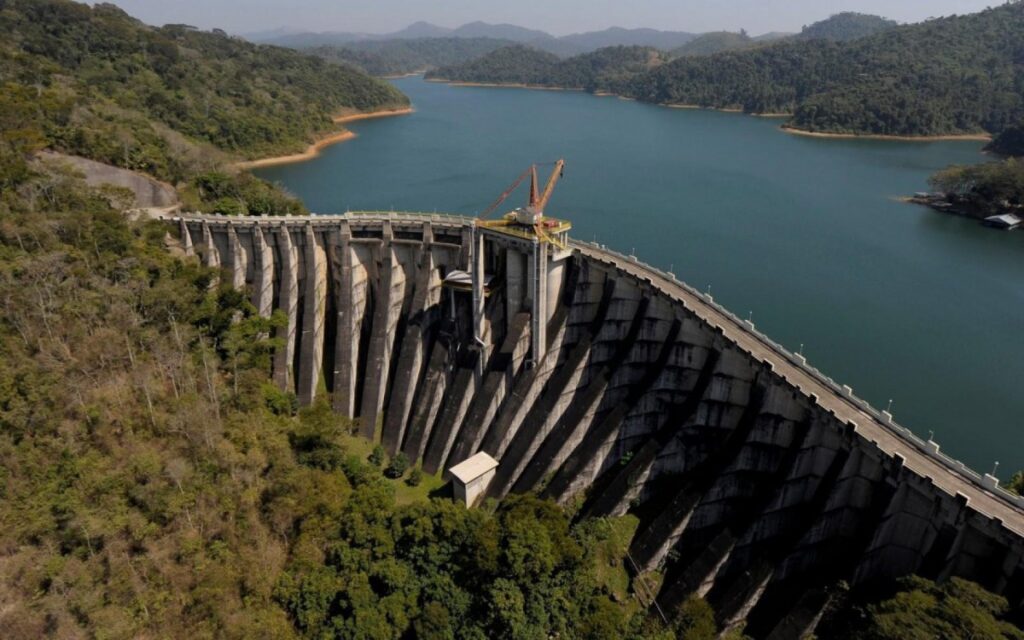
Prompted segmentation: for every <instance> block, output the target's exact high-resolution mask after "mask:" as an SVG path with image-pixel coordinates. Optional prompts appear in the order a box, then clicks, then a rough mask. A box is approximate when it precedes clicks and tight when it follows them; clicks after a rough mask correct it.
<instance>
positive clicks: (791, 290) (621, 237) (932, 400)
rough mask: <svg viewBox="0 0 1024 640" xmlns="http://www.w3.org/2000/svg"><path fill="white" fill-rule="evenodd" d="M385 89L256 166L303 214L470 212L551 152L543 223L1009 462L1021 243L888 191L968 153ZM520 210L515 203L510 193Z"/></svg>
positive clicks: (688, 116) (896, 409)
mask: <svg viewBox="0 0 1024 640" xmlns="http://www.w3.org/2000/svg"><path fill="white" fill-rule="evenodd" d="M395 84H396V85H397V86H398V87H399V88H401V89H402V90H403V91H404V92H405V93H406V94H407V95H409V96H410V97H411V98H412V100H413V103H414V105H415V107H416V113H415V114H413V115H411V116H404V117H400V118H388V119H382V120H371V121H366V122H362V123H355V124H354V125H353V126H352V129H353V130H354V131H356V132H357V133H358V134H359V137H358V138H356V139H355V140H352V141H350V142H346V143H344V144H340V145H336V146H333V147H330V148H328V149H326V150H325V151H324V152H323V154H322V155H321V156H320V157H319V158H317V159H315V160H312V161H310V162H306V163H303V164H295V165H287V166H280V167H273V168H267V169H263V170H260V171H259V172H258V173H259V175H261V176H263V177H265V178H268V179H270V180H274V181H279V182H281V183H283V184H284V185H285V186H286V187H287V188H289V189H290V190H291V191H292V192H294V193H296V194H297V195H299V196H300V197H302V198H303V200H305V202H306V204H307V205H308V206H309V208H310V209H311V210H313V211H315V212H318V213H339V212H343V211H345V210H347V209H352V210H360V209H384V210H387V209H395V210H410V211H428V212H430V211H435V210H436V211H441V212H451V213H461V214H468V215H473V214H475V213H476V212H478V211H481V210H483V209H486V208H487V207H488V205H490V203H491V202H493V201H494V199H495V198H496V197H497V196H498V195H499V194H500V193H501V192H502V191H504V189H505V188H506V187H507V186H508V185H509V184H510V183H511V182H512V181H513V180H514V179H515V178H516V177H517V176H518V175H519V174H520V173H522V171H523V170H524V169H525V168H526V167H527V166H528V165H529V164H530V163H532V162H544V161H551V160H555V159H557V158H559V157H564V158H565V159H566V162H567V168H566V172H565V178H564V180H563V181H562V182H561V183H560V184H559V186H558V188H557V189H556V190H555V195H554V197H553V199H552V202H551V204H550V205H549V206H548V210H549V212H550V213H551V214H552V215H557V216H560V217H566V218H569V219H570V220H572V222H573V224H574V230H573V232H572V233H573V235H574V236H575V237H577V238H579V239H582V240H594V239H597V240H598V241H600V242H602V243H604V244H607V245H609V246H611V247H613V248H616V249H618V250H620V251H623V252H625V253H629V252H630V251H631V250H634V249H635V251H636V253H637V255H638V257H640V259H642V260H644V261H646V262H648V263H651V264H653V265H656V266H660V267H662V268H665V269H669V268H671V269H672V270H673V271H674V272H675V273H676V274H677V275H678V276H679V278H680V279H682V280H685V281H687V282H688V283H690V284H691V285H693V286H694V287H696V288H698V289H701V290H706V289H707V288H708V287H709V286H710V287H711V292H712V294H713V295H714V297H715V299H716V300H717V301H718V302H721V303H723V304H724V305H725V306H726V307H728V308H729V309H731V310H732V311H733V312H735V313H736V314H737V315H739V316H740V317H743V318H746V317H747V316H748V314H749V313H751V312H752V313H753V321H754V322H755V324H756V325H757V327H758V328H759V329H760V330H762V331H764V332H765V333H767V334H768V335H769V336H771V337H772V338H773V339H775V340H776V341H778V342H780V343H781V344H783V345H785V346H787V347H789V348H790V349H792V350H794V351H796V350H798V349H799V348H800V346H801V345H803V352H804V354H805V355H806V356H807V357H808V359H809V361H810V362H811V363H812V364H814V365H815V366H817V367H818V368H820V369H821V370H822V371H823V372H825V373H826V374H827V375H829V376H831V377H832V378H834V379H835V380H836V381H838V382H840V383H842V384H849V385H850V386H852V387H853V389H854V391H855V392H856V393H857V394H858V395H860V396H861V397H863V398H865V399H866V400H868V401H870V402H871V403H872V404H874V405H875V406H876V407H878V408H880V409H885V408H886V406H887V405H888V403H889V400H890V399H892V400H893V405H892V411H893V413H894V414H895V416H896V419H897V420H898V421H899V422H901V423H902V424H903V425H904V426H907V427H909V428H911V429H913V430H914V431H915V432H916V433H918V434H919V435H921V436H923V437H927V436H928V434H929V431H934V432H935V439H936V441H937V442H939V443H940V444H941V445H942V448H943V450H944V451H946V452H947V453H949V454H951V455H953V456H955V457H958V458H960V459H962V460H963V461H964V462H966V463H968V464H969V465H971V466H974V467H975V468H977V469H979V470H981V471H985V472H988V471H991V470H992V465H993V462H994V461H996V460H998V461H1000V462H1001V463H1002V466H1001V467H1000V473H999V475H1000V476H1001V477H1003V478H1007V477H1009V475H1010V474H1011V473H1012V471H1013V470H1016V469H1021V468H1024V392H1022V384H1024V339H1021V330H1022V329H1024V280H1022V274H1024V234H1012V233H1011V234H1007V233H1001V232H996V231H992V230H988V229H985V228H983V227H981V226H980V225H978V224H976V223H974V222H972V221H969V220H965V219H961V218H956V217H953V216H946V215H943V214H939V213H936V212H933V211H930V210H928V209H925V208H921V207H916V206H913V205H907V204H902V203H900V202H896V201H895V200H894V198H895V197H897V196H900V195H906V194H911V193H913V192H915V191H921V190H925V189H927V178H928V176H929V175H930V174H931V173H932V172H933V171H935V170H936V169H939V168H942V167H944V166H946V165H948V164H951V163H974V162H979V161H982V160H983V159H984V158H983V156H981V155H980V148H981V145H980V143H977V142H934V143H908V142H888V141H886V142H879V141H857V140H822V139H812V138H802V137H797V136H792V135H787V134H785V133H782V132H780V131H779V130H778V121H773V120H767V119H760V118H754V117H749V116H743V115H737V114H727V113H716V112H708V111H688V110H678V109H667V108H663V107H657V106H653V105H644V104H638V103H634V102H627V101H624V100H619V99H616V98H598V97H594V96H590V95H586V94H581V93H575V92H556V91H530V90H523V89H494V88H477V87H450V86H447V85H443V84H435V83H427V82H424V81H423V80H422V79H420V78H405V79H401V80H397V81H395ZM514 198H515V200H514V201H515V202H517V203H518V201H519V200H525V198H526V195H525V190H523V192H522V193H521V194H520V195H518V196H514Z"/></svg>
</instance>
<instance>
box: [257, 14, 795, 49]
mask: <svg viewBox="0 0 1024 640" xmlns="http://www.w3.org/2000/svg"><path fill="white" fill-rule="evenodd" d="M700 35H701V34H699V33H691V32H688V31H663V30H659V29H648V28H639V29H626V28H623V27H609V28H608V29H603V30H600V31H587V32H581V33H573V34H569V35H566V36H553V35H551V34H549V33H547V32H545V31H540V30H537V29H529V28H526V27H520V26H518V25H513V24H490V23H486V22H480V21H477V22H470V23H467V24H464V25H462V26H459V27H456V28H454V29H452V28H448V27H441V26H438V25H435V24H431V23H429V22H422V21H421V22H416V23H413V24H411V25H409V26H408V27H406V28H404V29H401V30H399V31H394V32H391V33H380V34H373V33H363V32H349V31H323V32H310V31H296V30H292V29H277V30H273V31H264V32H260V33H250V34H244V35H243V37H245V38H246V39H248V40H251V41H252V42H256V43H259V44H273V45H277V46H281V47H289V48H292V49H309V48H314V47H324V46H333V47H351V45H353V44H355V43H365V42H371V41H394V40H410V39H423V38H492V39H495V40H502V41H506V42H513V43H516V44H524V45H527V46H531V47H533V48H535V49H539V50H541V51H547V52H548V53H554V54H556V55H559V56H563V57H568V56H572V55H577V54H581V53H589V52H591V51H596V50H597V49H602V48H605V47H612V46H638V47H652V48H655V49H661V50H662V51H671V50H673V49H676V48H678V47H681V46H683V45H685V44H686V43H688V42H691V41H692V40H694V39H696V38H697V37H698V36H700ZM779 36H780V34H777V33H767V34H764V35H763V36H759V38H764V39H775V38H777V37H779Z"/></svg>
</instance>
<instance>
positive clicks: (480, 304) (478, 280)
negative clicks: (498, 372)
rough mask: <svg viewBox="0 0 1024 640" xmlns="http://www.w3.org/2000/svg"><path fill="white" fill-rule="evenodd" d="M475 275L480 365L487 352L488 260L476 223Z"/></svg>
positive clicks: (472, 256)
mask: <svg viewBox="0 0 1024 640" xmlns="http://www.w3.org/2000/svg"><path fill="white" fill-rule="evenodd" d="M470 260H471V261H472V268H471V271H472V276H473V340H474V341H475V343H476V344H475V345H474V347H475V348H478V349H480V350H481V351H482V352H483V354H482V355H483V358H479V359H478V362H480V366H481V367H482V366H483V364H484V360H485V358H486V357H487V353H486V351H485V350H486V344H487V343H486V342H485V341H484V340H485V335H486V327H485V326H484V323H485V319H484V315H485V314H484V302H485V300H486V293H485V284H486V282H485V281H486V279H487V273H486V272H485V271H484V269H485V268H486V262H485V260H484V234H483V232H482V231H481V230H480V228H479V227H477V226H476V225H475V224H474V225H473V245H472V250H471V251H470Z"/></svg>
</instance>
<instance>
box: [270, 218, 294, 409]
mask: <svg viewBox="0 0 1024 640" xmlns="http://www.w3.org/2000/svg"><path fill="white" fill-rule="evenodd" d="M277 250H278V255H280V258H281V283H280V287H279V289H278V296H277V297H278V306H279V308H280V309H281V310H282V311H284V313H285V316H287V318H288V321H287V323H286V324H285V326H283V327H280V328H278V330H277V337H278V338H281V339H283V341H284V344H283V345H282V346H281V347H280V348H279V349H277V351H276V352H275V353H274V382H275V383H276V384H277V386H278V387H279V388H280V389H281V390H282V391H294V390H295V380H294V375H293V372H292V367H293V366H294V363H295V342H296V334H297V332H298V317H299V265H298V255H297V254H296V250H295V245H294V244H293V243H292V237H291V232H290V231H289V230H288V226H287V225H286V224H282V225H281V226H280V227H279V228H278V231H277Z"/></svg>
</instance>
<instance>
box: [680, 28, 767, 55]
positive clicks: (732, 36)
mask: <svg viewBox="0 0 1024 640" xmlns="http://www.w3.org/2000/svg"><path fill="white" fill-rule="evenodd" d="M756 44H758V42H757V41H756V40H754V39H753V38H751V37H750V36H749V35H747V33H746V32H745V31H744V32H741V33H733V32H731V31H715V32H713V33H705V34H703V35H701V36H698V37H696V38H694V39H693V40H691V41H690V42H688V43H686V44H684V45H683V46H681V47H679V48H677V49H674V50H673V51H672V52H671V53H672V56H673V57H677V58H678V57H683V56H709V55H712V54H715V53H721V52H723V51H736V50H738V49H747V48H750V47H752V46H755V45H756Z"/></svg>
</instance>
